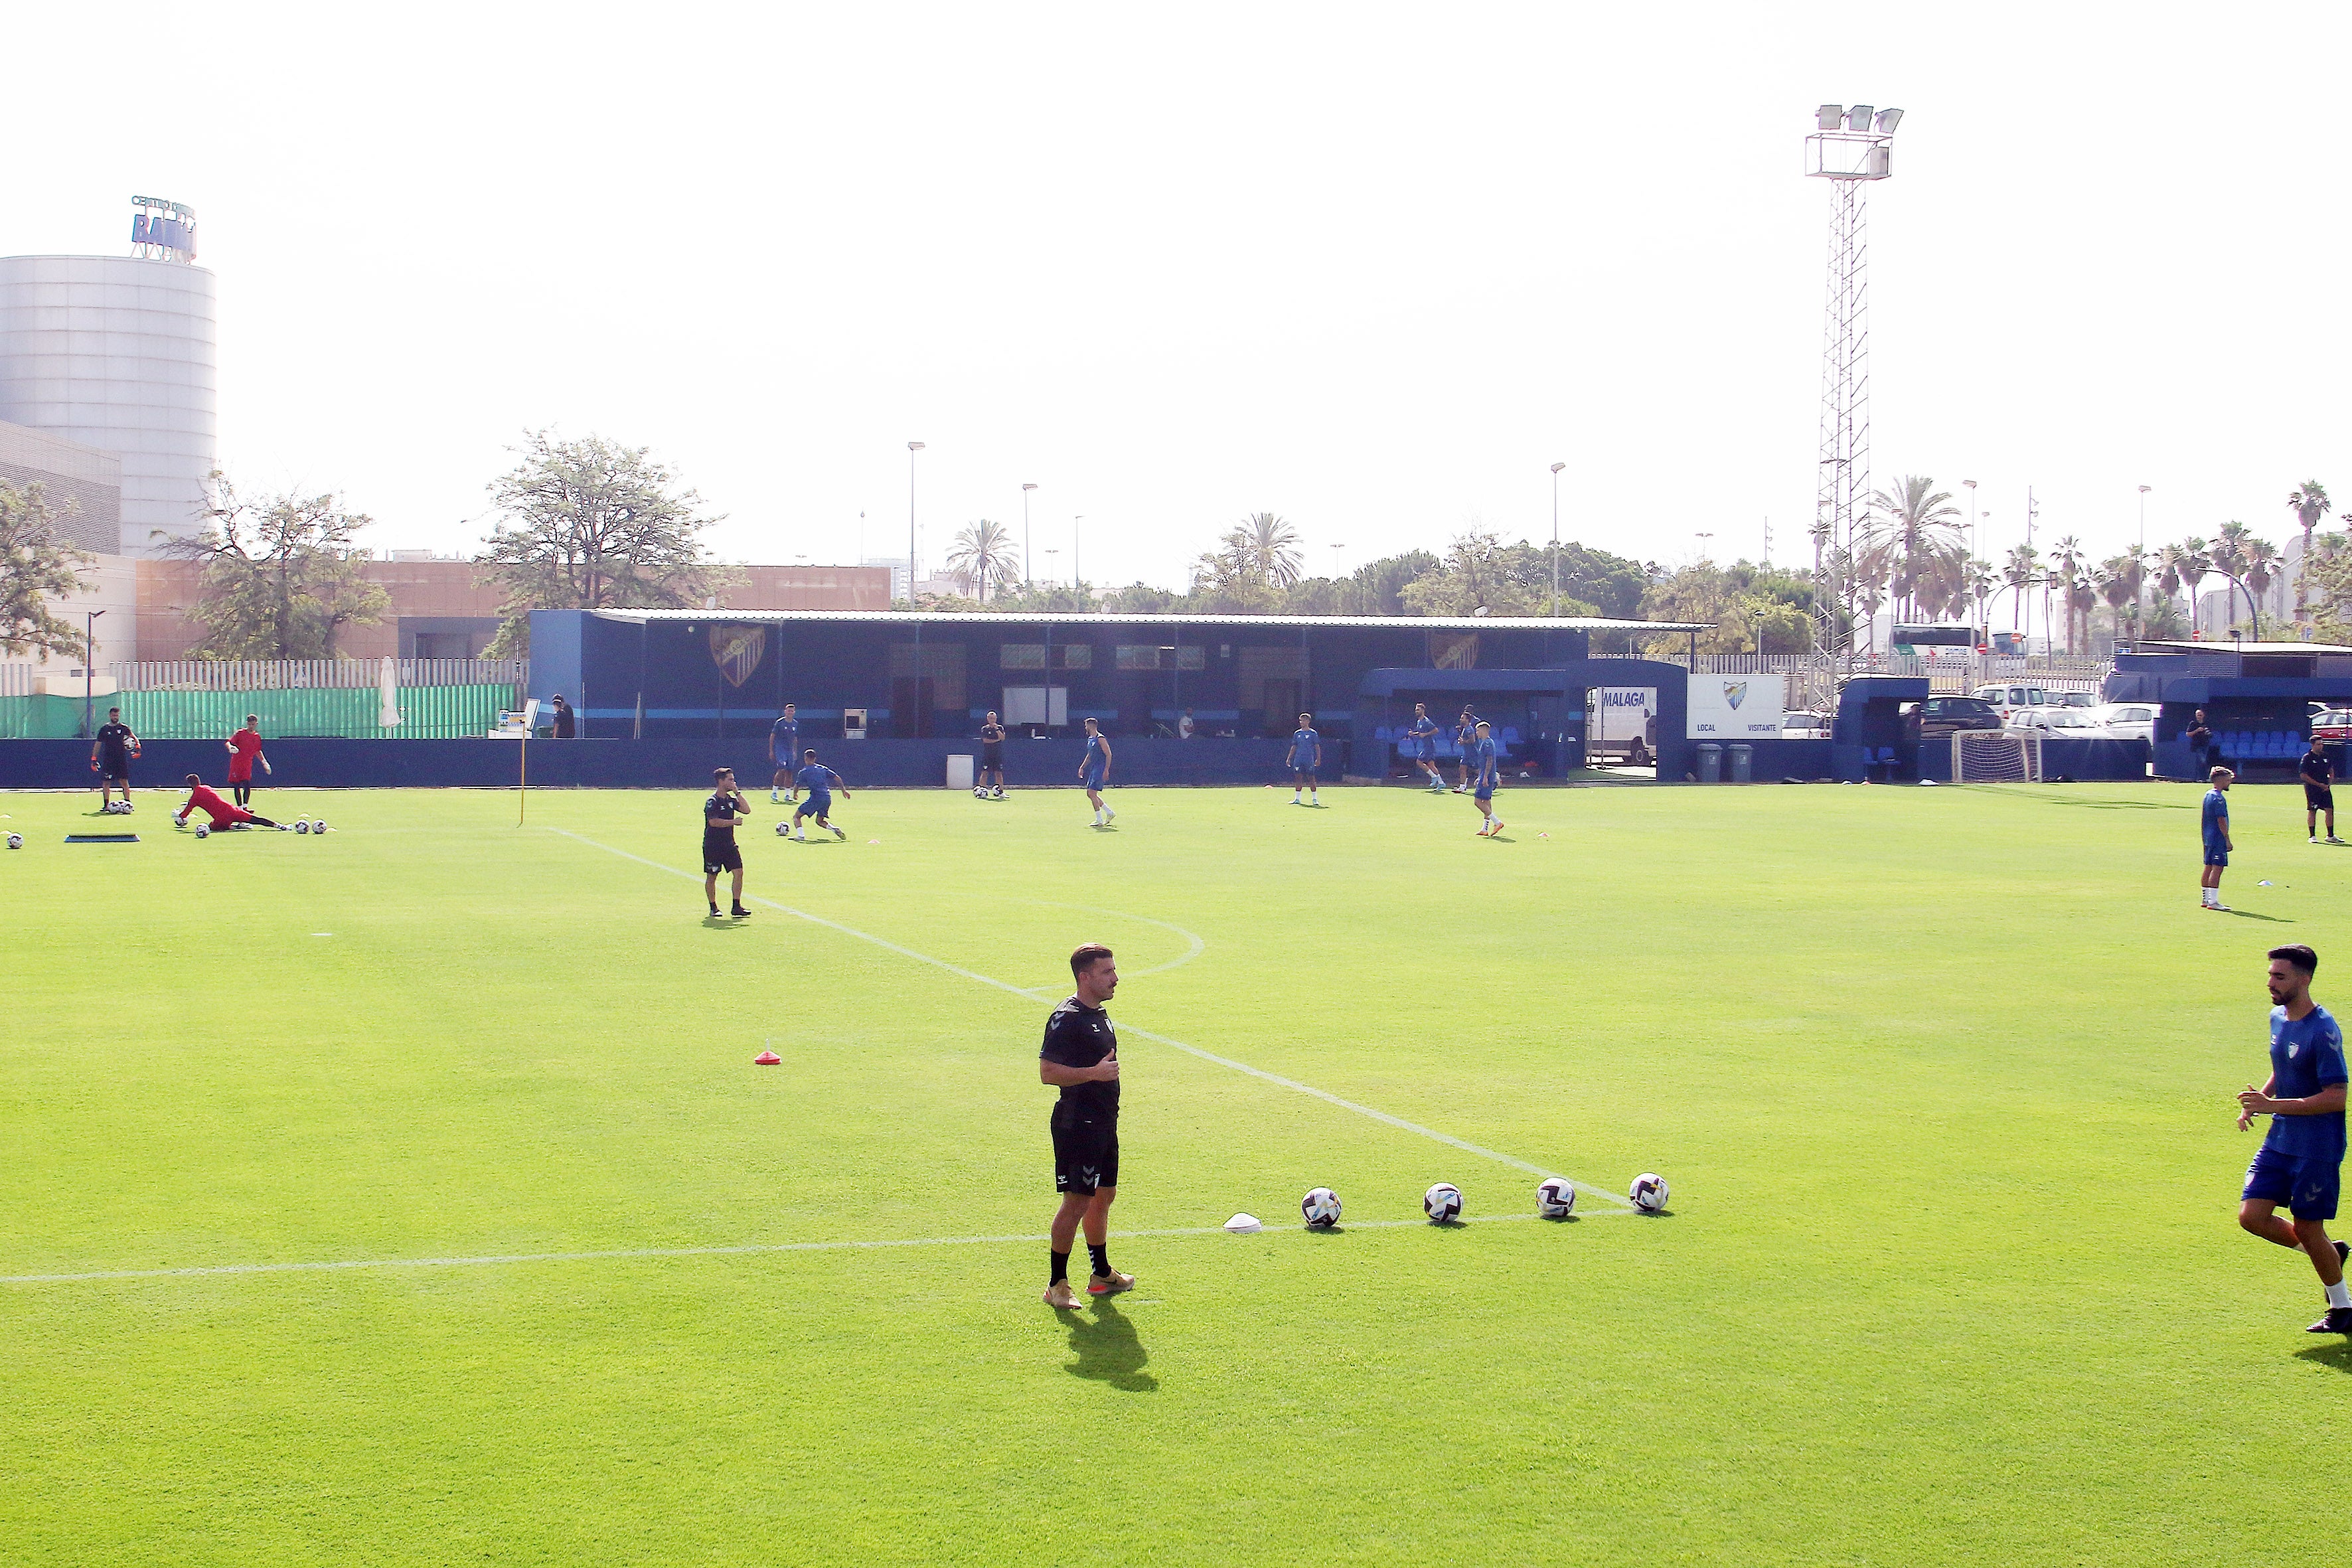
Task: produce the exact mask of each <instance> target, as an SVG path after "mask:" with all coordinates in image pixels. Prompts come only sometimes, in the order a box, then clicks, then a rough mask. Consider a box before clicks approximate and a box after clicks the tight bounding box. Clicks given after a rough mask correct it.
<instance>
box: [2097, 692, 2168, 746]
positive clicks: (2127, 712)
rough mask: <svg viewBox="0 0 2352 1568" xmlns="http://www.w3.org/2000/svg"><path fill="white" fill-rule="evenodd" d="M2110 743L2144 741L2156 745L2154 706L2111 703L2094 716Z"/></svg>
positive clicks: (2152, 704)
mask: <svg viewBox="0 0 2352 1568" xmlns="http://www.w3.org/2000/svg"><path fill="white" fill-rule="evenodd" d="M2095 716H2096V717H2097V719H2098V721H2099V727H2100V728H2101V729H2103V730H2105V731H2106V736H2107V739H2108V740H2110V741H2146V742H2147V743H2148V744H2149V745H2151V746H2153V745H2154V744H2156V704H2155V703H2153V702H2111V703H2109V704H2108V705H2107V706H2106V707H2105V708H2102V709H2099V710H2097V712H2096V715H2095Z"/></svg>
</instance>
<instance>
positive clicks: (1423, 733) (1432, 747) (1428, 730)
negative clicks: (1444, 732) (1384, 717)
mask: <svg viewBox="0 0 2352 1568" xmlns="http://www.w3.org/2000/svg"><path fill="white" fill-rule="evenodd" d="M1405 734H1406V736H1407V737H1408V738H1409V739H1410V740H1411V741H1412V760H1413V761H1414V762H1416V763H1420V764H1421V772H1422V776H1423V777H1424V778H1426V779H1427V780H1429V791H1430V793H1431V794H1432V795H1444V793H1445V775H1444V773H1439V772H1438V771H1437V761H1436V758H1437V735H1438V730H1437V721H1436V720H1434V719H1433V718H1431V717H1430V716H1429V704H1428V703H1426V702H1416V703H1414V704H1413V705H1412V729H1410V730H1407V731H1405Z"/></svg>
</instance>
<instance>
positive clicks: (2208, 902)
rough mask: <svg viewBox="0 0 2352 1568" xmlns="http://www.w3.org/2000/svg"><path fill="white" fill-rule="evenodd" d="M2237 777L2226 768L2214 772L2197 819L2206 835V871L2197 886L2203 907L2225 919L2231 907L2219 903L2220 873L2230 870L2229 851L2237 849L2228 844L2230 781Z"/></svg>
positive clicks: (2216, 769)
mask: <svg viewBox="0 0 2352 1568" xmlns="http://www.w3.org/2000/svg"><path fill="white" fill-rule="evenodd" d="M2237 776H2238V775H2237V774H2235V773H2231V771H2230V770H2229V769H2227V768H2215V769H2214V770H2213V787H2212V788H2211V789H2209V790H2207V791H2206V792H2205V805H2204V808H2203V810H2202V812H2201V813H2200V821H2201V822H2202V824H2203V826H2204V833H2205V870H2204V872H2203V874H2202V879H2201V881H2200V884H2199V885H2200V887H2202V888H2203V889H2205V892H2204V895H2203V902H2204V905H2205V907H2206V908H2207V909H2209V910H2219V911H2220V912H2221V913H2222V914H2225V915H2226V914H2228V913H2229V912H2230V906H2229V905H2227V904H2225V903H2223V902H2222V901H2221V873H2222V872H2223V871H2225V870H2227V869H2229V866H2230V851H2231V849H2233V848H2235V847H2236V846H2235V845H2233V844H2231V842H2230V781H2231V779H2233V778H2236V777H2237Z"/></svg>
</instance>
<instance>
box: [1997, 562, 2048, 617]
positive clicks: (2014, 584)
mask: <svg viewBox="0 0 2352 1568" xmlns="http://www.w3.org/2000/svg"><path fill="white" fill-rule="evenodd" d="M2040 565H2041V557H2040V556H2039V555H2038V554H2037V553H2036V552H2035V551H2034V548H2033V546H2032V545H2031V544H2012V545H2011V546H2010V547H2009V559H2008V560H2007V561H2005V562H2003V563H2001V568H2000V580H2001V582H2002V583H2003V584H2006V585H2008V586H2009V587H2011V588H2014V589H2015V590H2016V591H2017V596H2016V597H2015V598H2014V599H2012V600H2011V601H2010V606H2009V613H2010V614H2011V616H2017V617H2018V618H2019V619H2020V621H2022V620H2023V617H2024V614H2025V591H2026V590H2027V589H2028V588H2031V587H2032V586H2033V584H2035V583H2036V582H2037V581H2039V580H2040V577H2041V573H2040V571H2039V570H2038V568H2039V567H2040ZM2023 629H2024V628H2023V626H2020V627H2019V630H2021V631H2022V630H2023Z"/></svg>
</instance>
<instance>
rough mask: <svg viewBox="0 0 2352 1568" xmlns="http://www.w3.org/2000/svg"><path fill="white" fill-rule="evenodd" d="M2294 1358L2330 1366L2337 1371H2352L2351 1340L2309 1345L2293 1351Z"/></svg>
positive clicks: (2317, 1364) (2316, 1364)
mask: <svg viewBox="0 0 2352 1568" xmlns="http://www.w3.org/2000/svg"><path fill="white" fill-rule="evenodd" d="M2294 1359H2295V1360H2297V1361H2307V1362H2309V1363H2312V1364H2313V1365H2314V1366H2332V1367H2334V1368H2335V1369H2336V1371H2338V1372H2352V1340H2346V1341H2338V1342H2336V1343H2333V1344H2321V1345H2311V1346H2309V1347H2307V1348H2305V1349H2303V1350H2299V1351H2297V1352H2294Z"/></svg>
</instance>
